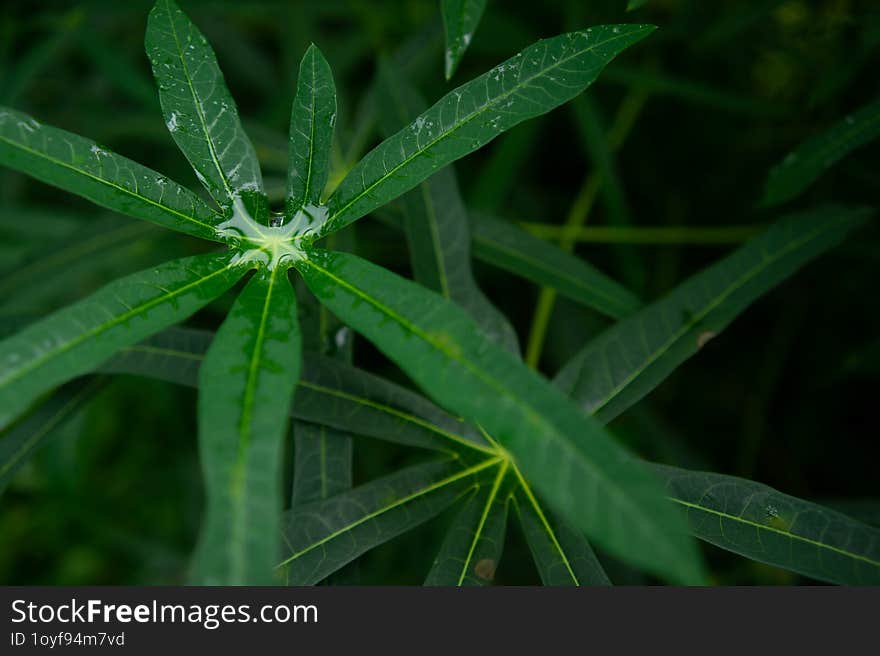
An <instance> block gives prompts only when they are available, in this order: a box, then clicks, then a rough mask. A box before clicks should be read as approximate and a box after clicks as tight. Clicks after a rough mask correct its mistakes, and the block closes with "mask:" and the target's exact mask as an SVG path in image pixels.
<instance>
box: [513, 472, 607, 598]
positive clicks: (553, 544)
mask: <svg viewBox="0 0 880 656" xmlns="http://www.w3.org/2000/svg"><path fill="white" fill-rule="evenodd" d="M520 483H521V485H520V488H519V489H518V490H517V491H516V493H515V494H514V495H513V497H512V499H511V500H512V501H513V508H514V510H515V511H516V514H517V517H518V518H519V522H520V525H521V526H522V529H523V533H524V534H525V537H526V542H528V544H529V549H530V550H531V552H532V557H533V558H534V559H535V565H537V567H538V573H539V574H540V575H541V581H543V583H544V585H553V586H573V585H577V586H580V585H611V581H609V580H608V575H607V574H606V573H605V570H604V569H602V565H601V564H600V563H599V560H598V559H597V558H596V554H594V553H593V549H592V548H591V547H590V544H589V542H587V540H586V538H584V536H583V534H582V533H580V532H579V531H577V530H575V529H574V528H572V527H571V526H570V525H569V524H568V522H565V521H563V520H560V519H557V518H554V517H551V516H548V515H547V513H546V512H545V511H544V509H543V508H542V507H541V505H540V504H539V503H538V500H537V499H536V498H535V495H534V493H533V492H532V490H531V488H529V486H528V484H527V483H526V482H525V481H523V480H520Z"/></svg>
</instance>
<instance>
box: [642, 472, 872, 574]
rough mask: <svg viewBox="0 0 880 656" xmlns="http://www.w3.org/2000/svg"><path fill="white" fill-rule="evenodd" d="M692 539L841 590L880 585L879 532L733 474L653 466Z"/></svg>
mask: <svg viewBox="0 0 880 656" xmlns="http://www.w3.org/2000/svg"><path fill="white" fill-rule="evenodd" d="M653 467H654V469H655V471H656V472H657V473H658V475H659V476H660V477H661V479H662V480H663V481H664V482H665V484H666V488H667V492H668V494H669V497H670V498H671V499H672V500H673V501H674V502H675V503H678V504H680V505H682V506H683V507H685V508H687V509H688V518H689V520H690V522H691V526H692V527H693V531H694V534H695V535H696V536H697V537H699V538H701V539H703V540H706V541H707V542H710V543H712V544H715V545H717V546H719V547H721V548H722V549H727V550H728V551H733V552H734V553H738V554H741V555H743V556H746V557H747V558H751V559H753V560H758V561H760V562H764V563H768V564H770V565H776V566H778V567H783V568H785V569H788V570H792V571H795V572H798V573H800V574H803V575H805V576H809V577H812V578H815V579H819V580H821V581H828V582H831V583H838V584H841V585H866V584H867V585H877V584H878V582H880V530H878V529H877V528H874V527H871V526H868V525H866V524H862V523H861V522H859V521H857V520H854V519H851V518H849V517H847V516H846V515H842V514H840V513H838V512H837V511H834V510H831V509H829V508H823V507H822V506H819V505H817V504H814V503H810V502H808V501H803V500H801V499H798V498H796V497H792V496H789V495H787V494H783V493H781V492H778V491H777V490H774V489H773V488H770V487H767V486H766V485H762V484H761V483H756V482H754V481H749V480H746V479H742V478H737V477H735V476H727V475H724V474H715V473H711V472H695V471H689V470H687V469H679V468H677V467H670V466H666V465H654V466H653Z"/></svg>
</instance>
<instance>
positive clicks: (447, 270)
mask: <svg viewBox="0 0 880 656" xmlns="http://www.w3.org/2000/svg"><path fill="white" fill-rule="evenodd" d="M379 80H380V83H379V87H378V89H379V95H378V101H377V102H378V104H379V108H380V110H381V112H380V116H381V120H380V124H381V125H382V129H383V131H384V132H385V134H386V136H389V137H390V136H391V135H393V134H394V133H395V131H396V130H397V129H398V128H399V127H400V126H401V125H405V124H406V123H407V122H408V121H409V120H410V119H411V118H412V117H413V116H414V115H416V114H418V113H419V112H420V111H422V110H423V109H424V102H423V101H422V99H421V98H420V97H419V95H418V92H417V91H416V90H415V89H414V88H413V87H412V85H410V84H409V83H408V82H407V80H406V79H405V78H404V77H403V75H402V74H401V72H400V71H399V70H398V69H397V67H395V66H394V65H393V64H392V63H391V62H390V61H384V62H383V65H382V68H381V72H380V77H379ZM401 202H402V206H403V211H404V217H405V219H404V229H405V231H406V237H407V244H408V246H409V252H410V261H411V262H412V267H413V273H414V276H415V279H416V280H417V281H419V282H420V283H422V284H423V285H425V286H426V287H428V288H430V289H433V290H434V291H436V292H437V293H439V294H440V295H442V296H444V297H445V298H448V299H450V300H452V301H454V302H456V303H458V304H459V305H461V306H462V307H463V308H464V309H465V310H467V311H468V313H469V314H470V315H471V316H472V317H473V318H474V320H475V321H476V322H477V323H478V324H480V326H482V328H483V329H484V330H485V331H486V333H487V334H488V335H489V336H490V337H492V338H493V339H494V340H495V341H497V342H498V343H499V344H501V345H503V346H505V348H507V349H508V350H510V351H514V352H516V351H518V345H517V339H516V333H515V332H514V330H513V328H512V327H511V326H510V324H509V323H508V322H507V319H505V318H504V316H503V315H502V314H501V313H500V312H499V311H498V310H497V309H495V307H494V306H492V304H491V303H490V302H489V301H488V299H487V298H486V297H485V295H484V294H483V292H482V291H481V290H480V288H479V287H478V286H477V284H476V281H475V280H474V278H473V274H472V273H471V252H470V251H471V234H470V221H469V219H468V215H467V210H466V209H465V206H464V202H463V201H462V199H461V196H460V194H459V191H458V182H457V181H456V179H455V172H454V171H453V170H452V167H446V168H444V169H442V170H440V171H438V172H437V173H435V174H434V175H432V176H431V177H430V178H428V179H427V180H423V181H422V182H421V183H420V184H419V185H418V186H417V187H416V188H415V189H413V190H412V191H409V192H407V193H406V194H404V195H403V197H402V198H401Z"/></svg>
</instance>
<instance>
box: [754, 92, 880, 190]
mask: <svg viewBox="0 0 880 656" xmlns="http://www.w3.org/2000/svg"><path fill="white" fill-rule="evenodd" d="M878 136H880V99H877V100H875V101H874V102H872V103H870V104H868V105H866V106H865V107H862V108H861V109H859V110H858V111H856V112H854V113H853V114H850V115H849V116H847V117H846V118H844V119H843V120H841V121H839V122H837V123H836V124H834V125H833V126H832V127H831V128H829V129H828V130H827V131H825V132H823V133H821V134H819V135H817V136H815V137H813V138H812V139H809V140H807V141H806V142H804V143H803V144H801V145H800V146H798V147H797V148H796V149H795V150H793V151H792V152H790V153H789V154H788V155H786V157H785V159H784V160H782V162H780V163H779V164H777V165H776V166H774V167H773V169H772V170H771V171H770V174H769V175H768V176H767V185H766V189H765V191H764V199H763V204H764V205H765V206H768V205H778V204H780V203H784V202H786V201H789V200H791V199H793V198H796V197H797V196H799V195H800V194H801V193H802V192H803V191H804V190H805V189H807V187H809V186H810V185H811V184H813V182H815V181H816V179H817V178H819V177H820V176H821V175H822V174H823V173H825V171H827V170H828V169H829V168H831V167H832V166H834V165H835V164H836V163H837V162H839V161H840V160H841V159H843V158H844V157H846V156H847V155H848V154H849V153H850V152H852V151H853V150H855V149H856V148H860V147H861V146H864V145H865V144H867V143H868V142H870V141H873V140H874V139H876V138H877V137H878Z"/></svg>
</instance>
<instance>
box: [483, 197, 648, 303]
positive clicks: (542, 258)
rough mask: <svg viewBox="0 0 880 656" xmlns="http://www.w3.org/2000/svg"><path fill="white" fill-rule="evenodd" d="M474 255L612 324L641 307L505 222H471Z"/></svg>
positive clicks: (600, 276)
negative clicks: (564, 298) (604, 317)
mask: <svg viewBox="0 0 880 656" xmlns="http://www.w3.org/2000/svg"><path fill="white" fill-rule="evenodd" d="M473 219H474V221H473V224H472V225H473V237H474V255H476V256H477V257H478V258H479V259H481V260H483V261H484V262H489V263H490V264H494V265H495V266H497V267H499V268H501V269H504V270H505V271H509V272H510V273H512V274H514V275H517V276H522V277H524V278H527V279H529V280H531V281H532V282H535V283H537V284H539V285H542V286H546V287H551V288H553V289H555V290H556V291H558V292H559V293H560V294H562V295H563V296H565V297H567V298H570V299H571V300H573V301H575V302H577V303H580V304H582V305H585V306H586V307H590V308H593V309H594V310H596V311H598V312H601V313H602V314H604V315H606V316H609V317H611V318H614V319H620V318H622V317H625V316H628V315H630V314H632V313H633V312H635V311H636V310H638V309H639V308H640V307H641V302H640V301H639V299H638V297H637V296H636V295H635V294H633V293H632V292H631V291H629V290H628V289H626V288H625V287H624V286H623V285H620V284H619V283H617V282H615V281H614V280H613V279H611V278H610V277H608V276H607V275H605V274H604V273H602V272H601V271H599V270H598V269H596V268H594V267H592V266H591V265H589V264H588V263H586V262H585V261H583V260H581V259H580V258H578V257H575V256H574V255H570V254H569V253H566V252H565V251H563V250H561V249H559V248H557V247H556V246H554V245H553V244H548V243H547V242H546V241H543V240H541V239H538V238H537V237H533V236H532V235H530V234H529V233H527V232H526V231H525V230H522V229H520V228H518V227H517V226H515V225H513V224H511V223H510V222H509V221H502V220H500V219H496V218H494V217H491V216H487V215H485V214H477V215H475V216H474V217H473Z"/></svg>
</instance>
